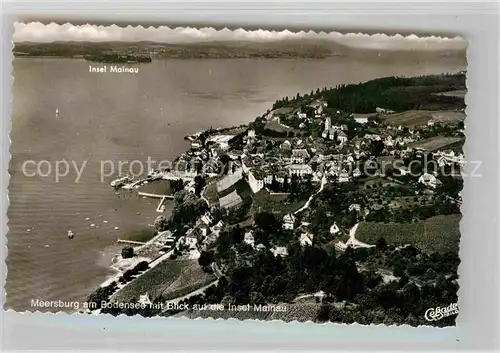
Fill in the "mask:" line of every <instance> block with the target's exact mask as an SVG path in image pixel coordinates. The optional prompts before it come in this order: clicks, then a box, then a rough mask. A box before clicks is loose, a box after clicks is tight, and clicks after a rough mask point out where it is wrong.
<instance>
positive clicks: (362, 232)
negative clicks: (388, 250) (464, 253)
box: [356, 214, 462, 253]
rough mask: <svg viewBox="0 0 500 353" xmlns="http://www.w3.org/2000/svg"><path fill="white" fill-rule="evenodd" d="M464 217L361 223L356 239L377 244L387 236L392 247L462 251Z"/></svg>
mask: <svg viewBox="0 0 500 353" xmlns="http://www.w3.org/2000/svg"><path fill="white" fill-rule="evenodd" d="M461 217H462V216H461V215H459V214H454V215H447V216H443V215H441V216H435V217H431V218H429V219H426V220H424V221H420V222H416V223H377V222H361V223H360V224H359V226H358V229H357V231H356V239H358V240H360V241H362V242H364V243H367V244H375V243H376V242H377V240H378V239H379V238H381V237H383V238H384V239H385V240H386V241H387V242H388V243H389V244H394V245H405V244H411V245H413V246H415V247H417V248H419V249H421V250H422V251H426V252H441V253H443V252H447V251H453V252H457V251H458V244H459V241H460V229H459V222H460V219H461Z"/></svg>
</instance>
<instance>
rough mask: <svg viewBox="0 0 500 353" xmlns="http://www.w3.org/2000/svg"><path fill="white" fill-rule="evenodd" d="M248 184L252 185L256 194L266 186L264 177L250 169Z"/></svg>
mask: <svg viewBox="0 0 500 353" xmlns="http://www.w3.org/2000/svg"><path fill="white" fill-rule="evenodd" d="M248 184H249V185H250V188H251V189H252V191H253V193H254V194H255V193H257V192H259V191H260V190H262V188H264V178H261V177H260V176H258V175H255V173H254V172H253V171H252V170H250V171H249V172H248Z"/></svg>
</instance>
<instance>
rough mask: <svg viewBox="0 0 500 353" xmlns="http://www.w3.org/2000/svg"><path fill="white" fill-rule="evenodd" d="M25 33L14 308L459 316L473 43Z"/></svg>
mask: <svg viewBox="0 0 500 353" xmlns="http://www.w3.org/2000/svg"><path fill="white" fill-rule="evenodd" d="M13 42H14V45H13V53H14V59H13V63H12V66H13V76H14V83H13V106H12V130H11V140H12V145H11V155H12V159H11V162H10V169H9V172H10V176H11V179H10V186H9V198H10V207H9V210H8V218H9V233H8V236H7V237H8V257H7V259H6V263H7V267H8V273H7V279H6V285H5V291H6V303H5V309H13V310H15V311H19V312H25V311H29V312H36V311H40V312H59V311H62V312H67V313H80V314H82V315H84V314H88V315H104V314H111V315H115V316H116V315H120V314H125V315H142V316H147V317H151V316H160V317H174V318H177V317H188V318H209V317H210V318H216V319H217V318H223V319H226V318H236V319H241V320H244V319H256V320H281V321H285V322H290V321H311V322H314V323H325V322H335V323H346V324H351V323H358V324H363V325H368V324H385V325H401V324H406V325H411V326H421V325H430V326H440V327H443V326H453V325H455V320H456V317H457V314H458V311H459V308H458V304H457V302H458V297H457V295H458V294H457V293H458V288H459V284H458V279H459V276H458V271H457V270H458V266H459V263H460V258H459V242H460V230H459V223H460V220H461V205H462V198H461V191H462V187H463V178H464V166H465V165H466V163H467V161H466V159H465V156H464V153H463V150H462V147H463V144H464V141H465V117H466V116H465V108H466V106H465V101H464V97H465V94H466V92H467V88H466V72H467V60H466V48H467V42H466V41H465V40H464V39H462V38H459V37H446V38H444V37H436V36H431V37H418V36H415V35H410V36H401V35H395V36H388V35H385V34H375V35H367V34H341V33H338V32H328V33H326V32H317V33H316V32H313V31H309V30H308V29H304V31H297V32H293V31H272V30H265V29H261V30H245V29H235V30H230V29H222V30H218V29H212V28H187V27H186V28H175V27H172V28H170V27H167V26H159V27H149V26H138V27H131V26H128V27H119V26H116V25H112V26H97V25H91V24H88V25H78V26H73V25H72V24H69V23H67V24H63V25H59V24H56V23H51V24H42V23H35V22H32V23H16V24H15V26H14V37H13ZM475 169H476V168H474V167H471V168H468V169H467V170H470V171H474V170H475Z"/></svg>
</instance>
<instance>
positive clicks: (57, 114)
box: [56, 108, 59, 116]
mask: <svg viewBox="0 0 500 353" xmlns="http://www.w3.org/2000/svg"><path fill="white" fill-rule="evenodd" d="M56 116H59V108H56Z"/></svg>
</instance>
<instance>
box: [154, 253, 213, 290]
mask: <svg viewBox="0 0 500 353" xmlns="http://www.w3.org/2000/svg"><path fill="white" fill-rule="evenodd" d="M190 261H191V263H190V264H188V265H186V266H185V267H183V268H182V270H181V273H180V274H179V276H178V277H177V278H176V280H175V281H174V282H173V283H172V284H170V285H169V286H168V287H167V288H165V290H164V291H163V292H162V294H161V296H162V297H163V299H165V300H168V299H172V298H177V297H181V296H183V295H186V294H188V293H191V292H193V291H195V290H197V289H198V288H201V287H204V286H206V285H208V284H209V283H211V282H213V281H214V280H215V276H213V275H210V274H208V273H206V272H205V271H203V269H202V268H201V266H200V265H199V264H198V261H197V260H190Z"/></svg>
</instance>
